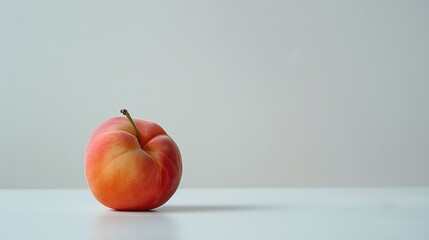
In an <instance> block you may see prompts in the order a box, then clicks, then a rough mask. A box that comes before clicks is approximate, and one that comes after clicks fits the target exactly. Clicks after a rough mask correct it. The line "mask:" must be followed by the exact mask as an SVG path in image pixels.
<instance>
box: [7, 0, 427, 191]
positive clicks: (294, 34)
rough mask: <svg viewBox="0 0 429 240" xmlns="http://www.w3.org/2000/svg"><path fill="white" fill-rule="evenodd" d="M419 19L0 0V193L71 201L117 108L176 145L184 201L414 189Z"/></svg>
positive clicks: (268, 6)
mask: <svg viewBox="0 0 429 240" xmlns="http://www.w3.org/2000/svg"><path fill="white" fill-rule="evenodd" d="M428 12H429V1H425V0H376V1H374V0H351V1H343V0H302V1H296V0H232V1H231V0H216V1H214V0H181V1H174V0H167V1H165V0H161V1H159V0H144V1H136V0H121V1H111V0H107V1H105V0H68V1H55V0H18V1H17V0H0V114H1V116H0V133H1V135H0V153H1V156H2V157H1V158H0V165H1V166H2V167H1V169H0V188H84V187H86V186H87V185H86V183H85V178H84V176H83V171H82V158H83V155H84V151H85V147H86V143H87V141H88V139H89V136H90V134H91V132H92V131H93V130H94V129H95V127H96V126H97V125H98V124H100V123H101V122H102V121H104V120H106V119H107V118H110V117H113V116H118V115H119V114H120V113H119V109H121V108H125V107H126V108H128V110H130V112H131V114H132V115H133V116H134V117H141V118H148V119H151V120H154V121H156V122H158V123H160V124H161V125H162V126H163V127H165V129H166V130H167V131H168V132H169V133H170V134H171V136H172V137H173V138H174V139H175V140H176V142H177V144H178V145H179V147H180V149H181V151H182V153H183V161H184V175H183V181H182V183H181V186H183V187H202V188H205V187H356V186H361V187H362V186H367V187H371V186H376V187H383V186H429V177H428V173H427V172H428V169H429V161H428V159H429V148H428V144H427V143H428V139H429V127H428V122H429V107H428V104H427V103H429V94H428V92H429V81H428V79H429V68H428V66H429V44H428V42H429V27H428V25H429V24H428V23H429V14H428ZM243 166H245V167H243ZM386 169H389V170H388V171H386ZM248 176H252V177H248Z"/></svg>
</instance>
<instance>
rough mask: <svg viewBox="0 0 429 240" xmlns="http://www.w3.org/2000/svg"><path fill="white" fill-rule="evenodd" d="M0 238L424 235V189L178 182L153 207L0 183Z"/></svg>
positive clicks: (427, 196)
mask: <svg viewBox="0 0 429 240" xmlns="http://www.w3.org/2000/svg"><path fill="white" fill-rule="evenodd" d="M0 239H139V240H142V239H171V240H174V239H186V240H192V239H199V240H200V239H330V240H335V239H359V240H362V239H377V240H381V239H401V240H403V239H413V240H416V239H422V240H423V239H424V240H427V239H429V188H386V189H384V188H383V189H363V188H355V189H349V188H348V189H179V190H178V192H177V193H176V195H175V196H174V197H173V198H172V199H171V200H170V201H169V202H168V203H167V204H166V205H164V206H163V207H161V208H159V209H157V210H155V211H152V212H118V211H113V210H109V209H107V208H105V207H104V206H102V205H100V204H99V203H98V202H96V200H95V199H94V198H93V197H92V195H91V193H90V192H89V190H86V189H79V190H0Z"/></svg>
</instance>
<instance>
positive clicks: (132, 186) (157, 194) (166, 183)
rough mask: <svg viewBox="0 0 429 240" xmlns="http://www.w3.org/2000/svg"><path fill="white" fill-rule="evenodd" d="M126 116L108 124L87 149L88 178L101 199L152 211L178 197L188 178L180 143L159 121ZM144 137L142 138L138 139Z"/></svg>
mask: <svg viewBox="0 0 429 240" xmlns="http://www.w3.org/2000/svg"><path fill="white" fill-rule="evenodd" d="M133 120H134V123H135V126H136V128H137V130H138V131H137V132H138V136H136V134H137V133H136V130H135V129H134V127H133V125H132V124H131V123H130V121H129V120H128V119H127V118H126V117H115V118H111V119H109V120H107V121H106V122H104V123H102V124H101V125H100V126H99V127H98V128H97V129H96V130H95V131H94V133H93V134H92V136H91V138H90V140H89V143H88V146H87V150H86V153H85V176H86V179H87V182H88V185H89V188H90V189H91V192H92V193H93V194H94V196H95V198H96V199H97V200H98V201H99V202H100V203H102V204H103V205H105V206H107V207H109V208H113V209H116V210H149V209H154V208H157V207H159V206H161V205H163V204H164V203H165V202H167V201H168V199H170V198H171V196H173V194H174V193H175V191H176V189H177V187H178V186H179V183H180V179H181V176H182V160H181V155H180V151H179V148H178V146H177V145H176V143H175V142H174V141H173V139H172V138H171V137H170V136H169V135H167V133H166V132H165V131H164V129H162V128H161V127H160V126H159V125H158V124H156V123H154V122H151V121H147V120H142V119H135V118H134V119H133ZM137 137H138V139H137Z"/></svg>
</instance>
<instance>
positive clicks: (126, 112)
mask: <svg viewBox="0 0 429 240" xmlns="http://www.w3.org/2000/svg"><path fill="white" fill-rule="evenodd" d="M121 113H122V114H124V115H125V116H126V117H127V118H128V120H129V121H130V122H131V125H133V128H134V130H135V131H136V137H137V141H138V142H139V145H140V140H139V131H137V127H136V124H135V123H134V121H133V119H132V118H131V115H130V113H129V112H128V110H127V109H125V108H124V109H121Z"/></svg>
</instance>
